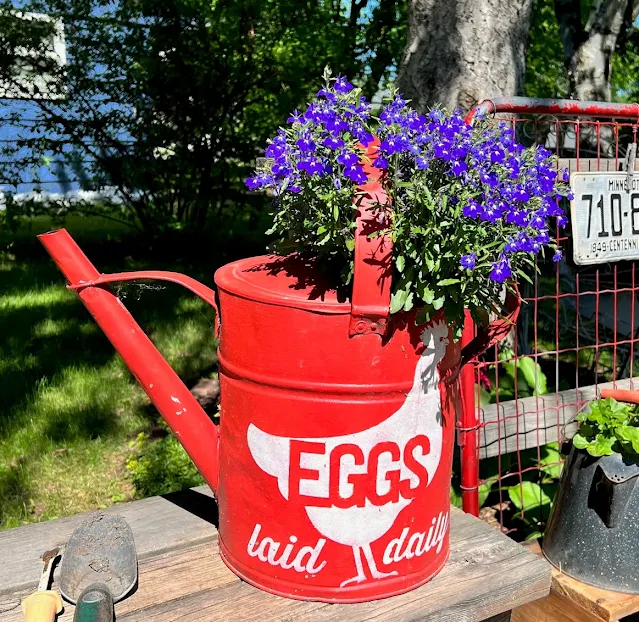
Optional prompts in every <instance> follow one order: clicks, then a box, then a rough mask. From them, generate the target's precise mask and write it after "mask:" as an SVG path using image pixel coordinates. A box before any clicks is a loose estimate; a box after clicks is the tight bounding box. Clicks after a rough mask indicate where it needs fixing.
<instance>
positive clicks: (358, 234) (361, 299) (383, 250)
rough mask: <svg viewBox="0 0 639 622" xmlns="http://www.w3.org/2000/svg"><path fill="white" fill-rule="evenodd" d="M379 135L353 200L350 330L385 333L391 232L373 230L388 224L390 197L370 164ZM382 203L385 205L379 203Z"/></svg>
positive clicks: (376, 170) (373, 160)
mask: <svg viewBox="0 0 639 622" xmlns="http://www.w3.org/2000/svg"><path fill="white" fill-rule="evenodd" d="M378 145H379V138H376V139H375V140H374V141H373V142H372V143H370V144H369V146H368V149H367V150H366V156H367V158H368V160H369V161H368V162H367V161H366V160H364V161H363V166H364V172H365V173H366V175H367V176H368V181H367V182H366V184H364V185H363V186H362V187H361V191H362V194H361V196H360V197H358V199H357V200H356V204H357V205H358V210H357V229H355V241H356V243H355V260H354V275H353V293H352V310H351V321H350V326H349V334H350V335H351V336H354V335H365V334H378V335H384V334H385V333H386V329H387V323H388V319H389V317H390V299H391V276H392V258H393V244H392V241H391V238H390V236H388V235H384V234H379V235H378V236H377V237H370V235H371V234H372V233H375V232H379V231H383V230H384V229H386V228H388V224H389V223H388V220H389V218H390V213H389V208H390V206H389V201H388V197H387V196H386V193H385V192H384V189H383V187H382V186H381V184H380V183H379V181H380V178H381V171H380V170H379V169H377V168H375V167H374V166H373V164H374V162H375V160H376V159H377V155H378V152H377V150H376V149H375V147H377V146H378ZM382 206H384V207H382Z"/></svg>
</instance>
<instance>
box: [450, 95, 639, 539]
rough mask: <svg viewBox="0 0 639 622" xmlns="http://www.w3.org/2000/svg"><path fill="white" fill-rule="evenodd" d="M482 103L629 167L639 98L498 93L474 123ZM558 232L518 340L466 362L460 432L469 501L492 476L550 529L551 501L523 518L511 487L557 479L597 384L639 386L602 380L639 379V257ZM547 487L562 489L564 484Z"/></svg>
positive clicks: (590, 167)
mask: <svg viewBox="0 0 639 622" xmlns="http://www.w3.org/2000/svg"><path fill="white" fill-rule="evenodd" d="M478 113H482V114H483V115H484V116H485V117H486V118H489V119H494V120H495V121H496V122H504V123H507V124H509V125H510V126H511V127H512V128H513V129H514V130H515V132H516V136H517V138H518V140H520V141H523V142H525V143H526V144H542V145H544V146H545V147H546V148H547V149H549V150H551V151H552V152H554V154H555V155H556V156H557V157H558V158H560V159H561V160H563V162H562V164H563V165H568V164H569V165H570V170H571V172H572V171H600V170H602V171H603V170H621V168H622V163H623V161H624V154H625V149H626V147H627V145H628V144H629V143H633V142H634V143H636V140H637V129H638V125H637V123H638V121H639V105H638V104H634V103H633V104H613V103H608V102H578V101H567V100H539V99H529V98H523V97H512V98H494V99H492V100H486V101H484V102H482V103H481V104H479V105H478V106H476V107H475V108H474V109H473V110H471V111H470V112H469V114H468V115H467V117H466V120H467V122H469V123H472V121H473V119H474V118H475V117H476V115H477V114H478ZM634 174H635V175H637V174H639V172H635V173H634ZM565 207H566V210H567V211H568V209H567V208H568V206H565ZM555 233H556V235H557V237H558V240H559V244H560V247H561V248H562V249H563V251H564V259H563V260H562V261H561V262H560V263H558V264H554V265H553V264H552V263H551V262H549V261H547V262H546V263H545V264H543V263H541V264H540V267H541V269H542V274H541V275H539V274H531V277H532V278H533V285H532V286H529V285H526V284H524V287H523V289H522V292H521V293H522V299H523V300H524V302H525V304H524V305H522V314H521V316H520V322H519V327H518V330H517V331H516V332H514V333H513V335H512V340H511V345H512V349H513V351H512V352H501V357H500V353H499V352H498V351H497V348H493V349H492V351H491V350H488V351H487V352H486V354H485V355H484V356H482V357H480V359H479V360H475V361H474V364H473V365H472V366H466V367H465V368H464V371H463V372H462V373H463V375H464V379H462V390H463V393H464V395H463V397H464V400H463V403H464V410H463V419H462V421H461V422H460V424H459V427H460V430H461V431H463V433H461V432H460V434H459V435H458V438H459V441H460V445H461V461H462V463H461V474H462V496H463V503H464V509H465V511H467V512H470V513H472V514H475V515H477V513H478V510H479V507H480V506H479V494H478V489H479V487H480V486H490V488H491V490H492V492H491V494H490V496H489V497H488V499H487V501H486V506H487V514H489V515H490V514H492V515H493V516H494V517H495V519H496V520H497V521H499V522H500V523H501V526H502V529H503V530H504V531H505V532H511V531H515V530H518V531H521V532H522V536H525V535H527V533H528V532H529V531H530V530H531V529H533V523H532V522H531V521H532V519H530V520H529V519H528V518H527V517H528V516H529V515H531V516H533V517H539V516H541V519H542V524H541V525H540V527H541V528H542V529H543V519H544V518H547V513H548V509H549V508H547V507H546V508H544V509H542V511H541V512H540V509H539V507H530V506H528V507H527V506H524V508H523V512H522V513H521V518H520V519H519V520H516V521H513V519H512V515H513V513H514V512H515V510H516V508H514V506H513V504H512V502H511V500H510V493H511V490H512V488H513V487H515V488H517V487H518V486H519V487H520V490H521V486H523V484H524V483H525V482H527V481H528V482H534V483H537V484H540V485H544V486H545V485H546V484H544V481H547V478H546V474H545V473H544V472H543V471H542V470H541V469H540V467H541V466H544V467H545V468H550V467H552V466H553V464H552V463H549V462H548V460H547V455H546V453H545V450H544V445H545V444H546V443H548V442H550V441H551V440H554V439H558V441H559V442H560V443H561V442H562V441H563V440H564V439H565V436H564V431H565V427H564V426H565V424H566V423H568V420H569V419H571V418H572V417H573V416H574V412H575V411H579V410H580V409H583V408H584V407H585V406H586V404H587V403H588V400H589V399H590V397H589V396H594V395H598V394H601V395H602V396H604V397H605V396H615V397H618V398H619V399H622V396H623V399H625V398H626V397H630V396H628V395H626V394H625V393H618V392H616V390H613V391H611V390H609V389H603V390H600V389H599V386H600V385H601V384H602V383H604V382H613V383H614V382H616V381H617V380H620V379H628V381H629V384H630V386H631V387H632V386H633V382H634V386H636V381H633V378H634V377H635V375H636V363H635V356H636V346H637V342H638V340H639V328H638V326H639V318H638V317H637V315H636V298H637V294H638V293H639V284H638V283H637V278H636V263H635V262H620V263H610V264H601V265H595V266H576V265H575V264H574V263H573V262H572V256H571V255H572V253H571V234H570V229H569V228H567V229H564V230H556V232H555ZM524 359H531V360H532V361H533V362H534V363H536V364H538V365H539V366H540V367H539V369H540V370H541V371H542V372H543V374H544V377H545V378H546V380H547V385H548V392H547V394H545V395H543V396H542V395H534V394H532V392H531V391H530V390H529V389H526V383H525V382H524V377H523V373H522V371H521V368H520V364H521V361H522V360H524ZM507 368H509V369H510V373H511V374H512V372H514V377H513V376H512V375H509V373H507ZM635 380H636V379H635ZM480 383H481V384H482V385H483V386H484V387H485V388H487V390H489V391H491V392H492V393H493V394H494V396H495V397H494V398H493V399H494V403H493V404H490V405H486V406H485V407H484V414H483V415H482V412H481V408H480V406H479V404H478V402H479V399H478V398H479V386H480ZM513 385H514V389H512V388H511V387H512V386H513ZM471 396H472V397H471ZM486 413H489V416H487V415H486ZM486 417H487V418H486ZM488 436H490V438H491V442H492V447H493V448H494V447H495V446H496V447H497V451H496V452H495V451H492V452H491V454H492V457H491V458H490V459H489V460H486V461H484V460H480V457H481V456H482V451H483V449H482V448H481V447H480V445H481V444H482V443H480V441H482V440H485V439H486V438H487V437H488ZM495 437H496V438H495ZM495 453H496V455H495ZM544 460H545V461H546V463H545V464H542V461H544ZM555 465H556V463H555ZM547 490H548V493H549V494H550V496H552V488H549V489H547ZM522 496H523V495H522ZM531 510H534V511H533V512H532V513H531ZM544 512H545V513H544ZM526 529H528V531H526Z"/></svg>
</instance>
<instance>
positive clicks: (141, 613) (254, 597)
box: [0, 502, 551, 622]
mask: <svg viewBox="0 0 639 622" xmlns="http://www.w3.org/2000/svg"><path fill="white" fill-rule="evenodd" d="M138 503H139V502H138ZM16 531H22V530H16ZM550 576H551V570H550V566H549V564H548V563H547V562H546V561H544V560H542V559H540V558H539V557H538V556H536V555H535V554H534V553H531V552H529V551H527V550H526V549H525V548H524V547H522V546H520V545H519V544H517V543H516V542H513V541H512V540H510V539H509V538H507V537H506V536H504V535H503V534H501V533H499V532H498V531H497V530H495V529H492V528H491V527H489V526H488V525H486V524H485V523H483V522H482V521H480V520H478V519H476V518H474V517H471V516H469V515H466V514H463V513H462V512H461V511H460V510H457V509H455V508H453V509H452V512H451V557H450V561H449V562H448V564H447V565H446V566H445V568H444V570H443V571H442V572H441V573H440V574H439V575H438V576H437V577H435V578H434V579H433V580H432V581H431V582H430V583H428V584H426V585H424V586H422V587H421V588H418V589H416V590H413V591H411V592H409V593H407V594H403V595H401V596H396V597H394V598H388V599H384V600H380V601H374V602H370V603H362V604H358V605H326V604H323V603H314V602H301V601H293V600H289V599H284V598H279V597H277V596H272V595H270V594H267V593H265V592H262V591H260V590H257V589H256V588H253V587H251V586H250V585H248V584H247V583H244V582H243V581H240V580H239V579H238V578H237V577H235V575H233V574H232V573H231V572H230V571H229V570H228V569H226V567H225V566H224V565H223V562H222V560H221V559H220V557H219V555H218V554H217V549H216V547H215V546H213V543H211V542H208V543H203V544H198V545H195V546H190V547H188V548H184V547H182V548H177V549H173V550H171V551H168V552H164V553H161V554H157V555H154V556H152V557H147V558H146V559H144V560H142V561H141V562H140V579H139V587H138V590H137V591H136V593H135V594H133V595H132V596H131V597H130V598H129V599H127V600H125V601H123V602H122V603H118V604H117V605H116V614H117V617H118V620H122V621H124V620H127V621H129V622H132V621H135V620H140V621H141V620H154V621H156V620H157V621H164V620H175V619H177V618H179V619H180V620H181V621H183V622H187V621H188V620H193V621H195V620H198V621H199V620H233V621H234V622H235V621H243V620H255V621H259V622H262V621H264V620H269V621H270V620H273V621H281V622H283V621H288V622H292V621H293V620H295V621H297V620H317V621H318V622H330V621H332V622H349V621H360V620H375V621H376V622H382V621H384V620H388V621H391V620H393V621H394V622H400V621H401V620H406V621H408V620H410V621H417V620H428V621H429V622H448V621H450V622H453V621H454V622H459V621H460V620H464V621H465V622H479V621H482V620H486V619H489V618H490V617H491V616H498V615H500V614H503V613H504V612H508V611H509V610H510V609H511V608H512V607H514V606H517V605H521V604H524V603H526V602H529V601H531V600H534V599H536V598H541V597H543V596H545V595H546V594H548V590H549V587H550ZM11 598H13V602H11V601H10V599H11ZM2 602H4V608H5V609H7V608H8V607H10V606H11V605H13V606H12V608H11V609H9V610H7V611H4V613H2V610H3V606H2V605H1V604H0V622H18V620H21V613H20V607H19V602H20V598H19V595H18V594H15V593H14V594H12V595H7V596H5V597H4V601H2ZM72 619H73V608H72V607H71V606H67V607H66V608H65V611H64V613H63V615H62V616H60V617H59V618H58V620H59V622H71V620H72Z"/></svg>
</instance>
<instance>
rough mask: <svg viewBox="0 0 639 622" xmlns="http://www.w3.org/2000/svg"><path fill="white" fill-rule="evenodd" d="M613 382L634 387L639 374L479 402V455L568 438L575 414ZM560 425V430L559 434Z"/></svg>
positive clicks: (482, 456)
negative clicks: (552, 390)
mask: <svg viewBox="0 0 639 622" xmlns="http://www.w3.org/2000/svg"><path fill="white" fill-rule="evenodd" d="M633 381H634V383H633V384H632V386H631V382H633ZM613 386H616V387H617V388H618V389H630V388H635V387H637V386H639V377H635V378H633V379H632V380H631V379H630V378H628V379H625V380H618V381H617V382H616V383H612V382H606V383H601V384H598V385H590V386H586V387H579V389H578V390H577V389H570V390H568V391H559V392H557V393H549V394H548V395H540V396H536V397H535V396H533V397H525V398H522V399H519V400H512V401H509V402H500V404H499V405H497V404H491V405H489V406H482V407H481V409H480V411H481V412H480V417H481V421H482V423H483V427H482V428H481V430H480V431H479V457H480V458H490V457H491V456H497V455H499V454H502V455H503V454H507V453H511V452H513V451H516V450H517V449H531V448H534V447H538V446H540V445H546V444H547V443H553V442H555V441H557V440H558V439H559V437H560V436H561V437H562V438H564V437H565V438H571V437H572V436H573V435H574V433H575V432H576V431H577V423H576V422H574V421H573V419H574V417H575V416H576V415H577V414H578V413H579V411H580V410H581V409H582V408H583V406H584V405H585V404H587V403H588V402H590V401H591V400H593V399H596V398H597V396H598V394H599V391H601V389H605V388H613ZM563 426H565V428H564V430H563V434H559V432H560V430H561V429H562V427H563Z"/></svg>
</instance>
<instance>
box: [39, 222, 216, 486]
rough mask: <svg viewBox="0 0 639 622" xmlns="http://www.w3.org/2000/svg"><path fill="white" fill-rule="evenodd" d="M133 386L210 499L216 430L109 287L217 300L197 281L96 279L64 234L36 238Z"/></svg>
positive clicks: (156, 274) (176, 277)
mask: <svg viewBox="0 0 639 622" xmlns="http://www.w3.org/2000/svg"><path fill="white" fill-rule="evenodd" d="M38 239H39V240H40V241H41V242H42V244H43V245H44V247H45V248H46V250H47V251H48V253H49V254H50V255H51V257H52V259H53V261H54V262H55V263H56V265H57V266H58V268H59V269H60V270H61V271H62V273H63V274H64V276H65V277H66V279H67V281H68V282H69V285H68V287H69V289H73V290H75V291H76V293H77V294H78V296H79V297H80V300H82V302H83V303H84V306H85V307H86V308H87V309H88V311H89V313H90V314H91V315H92V316H93V318H94V319H95V321H96V322H97V323H98V325H99V326H100V328H101V329H102V330H103V331H104V333H105V334H106V336H107V337H108V339H109V341H110V342H111V343H112V344H113V346H114V347H115V349H116V350H117V351H118V353H119V354H120V356H121V357H122V359H123V360H124V362H125V363H126V365H127V366H128V367H129V369H130V370H131V372H132V373H133V375H134V376H135V378H136V380H137V381H138V382H139V383H140V385H141V386H142V388H143V389H144V391H145V392H146V394H147V395H148V396H149V398H151V401H152V402H153V403H154V404H155V406H156V407H157V409H158V411H159V412H160V414H161V415H162V417H163V418H164V420H165V421H166V422H167V424H168V425H169V427H170V428H171V429H172V430H173V433H174V434H175V436H176V437H177V439H178V441H179V442H180V443H181V444H182V446H183V447H184V449H185V450H186V452H187V453H188V455H189V456H190V457H191V459H192V460H193V462H194V464H195V466H196V467H197V469H198V470H199V471H200V473H202V475H203V476H204V479H205V480H206V482H207V483H208V484H209V486H210V487H211V489H212V490H213V492H214V493H216V492H217V484H218V446H219V432H218V428H217V426H216V425H215V424H214V423H213V422H212V421H211V419H209V417H208V415H207V414H206V413H205V412H204V410H203V409H202V407H201V406H200V404H199V403H198V402H197V400H196V399H195V397H194V396H193V395H192V394H191V392H190V391H189V390H188V389H187V387H186V386H185V385H184V383H183V382H182V381H181V380H180V378H179V377H178V375H177V374H176V373H175V372H174V371H173V369H172V368H171V366H170V365H169V364H168V363H167V362H166V360H165V359H164V357H163V356H162V355H161V354H160V353H159V352H158V350H157V349H156V347H155V346H154V345H153V343H152V342H151V340H150V339H149V338H148V337H147V336H146V334H145V333H144V331H143V330H142V329H141V328H140V326H139V325H138V324H137V323H136V321H135V320H134V319H133V316H132V315H131V314H130V313H129V312H128V311H127V309H126V308H125V307H124V305H123V304H122V302H121V301H120V300H119V298H118V297H117V296H116V295H115V294H113V292H112V291H111V290H110V288H109V287H108V285H107V284H108V283H112V282H120V281H132V280H138V279H156V280H164V281H169V282H172V283H179V284H181V285H183V286H184V287H186V288H187V289H189V290H191V291H192V292H193V293H195V294H197V295H198V296H200V298H202V299H203V300H205V301H206V302H208V303H209V304H211V305H212V306H213V307H214V308H215V310H216V318H215V322H216V334H217V325H218V313H217V306H216V304H215V294H214V292H213V290H212V289H210V288H209V287H206V286H205V285H202V284H201V283H199V282H198V281H196V280H194V279H191V278H190V277H187V276H185V275H182V274H178V273H175V272H162V271H148V272H125V273H120V274H100V273H99V272H98V271H97V270H96V268H95V267H94V266H93V264H92V263H91V262H90V261H89V259H88V258H87V256H86V255H85V254H84V253H83V252H82V250H81V249H80V247H79V246H78V245H77V244H76V243H75V241H74V240H73V238H72V237H71V236H70V235H69V233H68V232H67V231H66V230H65V229H60V230H58V231H52V232H49V233H44V234H42V235H39V236H38Z"/></svg>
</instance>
